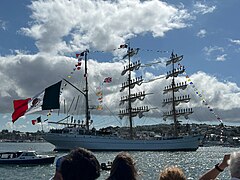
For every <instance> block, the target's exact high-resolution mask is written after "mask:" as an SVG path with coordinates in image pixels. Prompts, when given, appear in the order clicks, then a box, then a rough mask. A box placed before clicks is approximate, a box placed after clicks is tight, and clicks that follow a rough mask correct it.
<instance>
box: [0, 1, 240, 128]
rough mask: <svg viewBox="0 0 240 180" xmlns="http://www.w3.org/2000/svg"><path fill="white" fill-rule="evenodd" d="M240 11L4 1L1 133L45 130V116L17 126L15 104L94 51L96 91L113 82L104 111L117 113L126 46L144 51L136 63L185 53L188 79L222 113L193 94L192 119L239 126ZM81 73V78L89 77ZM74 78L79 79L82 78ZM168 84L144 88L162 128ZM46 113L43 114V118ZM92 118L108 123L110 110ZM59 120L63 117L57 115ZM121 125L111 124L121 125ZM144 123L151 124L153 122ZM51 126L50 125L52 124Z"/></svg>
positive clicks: (215, 6) (216, 6) (224, 4)
mask: <svg viewBox="0 0 240 180" xmlns="http://www.w3.org/2000/svg"><path fill="white" fill-rule="evenodd" d="M13 4H14V5H13ZM239 5H240V2H239V1H238V0H230V1H214V0H213V1H193V0H184V1H175V0H171V1H157V0H149V1H139V0H131V1H127V0H122V1H98V2H95V1H89V0H58V1H52V0H46V1H30V0H21V1H18V0H2V1H1V6H0V40H1V44H0V76H1V79H2V80H1V82H0V87H1V88H0V117H1V122H2V123H1V127H0V128H1V129H10V130H12V129H17V130H22V131H26V130H33V131H34V130H36V129H38V128H40V126H32V125H31V119H33V118H36V117H37V116H38V115H28V116H25V117H23V118H20V119H19V120H18V121H17V122H16V123H15V124H12V123H11V113H12V112H13V105H12V101H13V100H14V99H21V98H27V97H32V96H34V95H36V94H37V93H38V92H40V91H42V90H43V89H44V88H45V87H47V86H49V85H51V84H53V83H55V82H57V81H58V80H59V78H60V76H61V77H67V75H68V74H69V73H70V72H71V71H72V67H73V66H74V63H76V59H75V53H77V52H81V51H82V50H84V49H86V48H88V49H89V50H90V54H89V58H90V61H89V79H90V80H91V82H92V88H93V89H94V88H96V87H97V86H98V85H99V80H100V81H101V79H104V78H105V77H107V76H111V77H113V82H112V83H111V84H107V85H105V86H104V87H103V91H104V93H105V96H104V105H106V106H107V107H111V108H113V109H111V111H112V112H115V113H117V112H118V111H117V109H118V99H119V97H120V96H121V95H120V94H119V90H118V89H119V87H120V85H121V82H122V81H124V78H123V77H119V74H120V73H121V70H122V66H123V65H124V61H123V60H121V58H120V57H121V56H122V55H123V54H124V52H123V51H111V50H112V49H115V48H117V47H118V46H119V45H120V44H123V43H126V42H130V44H131V46H132V47H139V48H140V51H139V54H138V55H137V57H135V58H136V59H140V60H141V62H142V63H143V64H144V63H145V64H147V63H150V62H154V61H158V60H161V61H165V60H166V59H167V58H169V56H170V54H171V52H172V51H174V52H175V53H177V54H183V55H184V59H183V61H182V64H183V65H185V67H186V73H187V75H189V76H190V79H191V80H192V81H193V82H194V84H195V85H196V86H197V88H198V91H200V92H202V94H203V95H204V97H205V99H206V100H207V102H208V104H209V105H210V106H211V108H212V109H214V114H212V113H211V112H210V113H209V109H208V108H207V107H206V106H205V105H203V104H202V103H201V100H200V98H199V97H197V96H196V95H194V92H191V88H189V91H190V92H189V93H190V94H192V96H193V97H192V100H193V101H192V102H191V104H190V105H191V107H193V108H194V109H195V112H196V114H197V115H196V116H192V117H191V118H190V119H192V120H194V121H200V122H211V123H218V120H216V115H217V116H219V117H221V119H222V120H223V122H225V123H229V122H234V123H237V122H238V121H239V117H240V114H239V112H240V111H239V108H240V105H239V102H240V87H239V86H240V79H239V71H238V69H239V65H240V62H239V59H238V57H239V54H240V38H239V30H240V27H239V26H240V25H239V23H237V17H239V15H240V14H239V13H240V12H239V11H238V7H239ZM128 39H129V40H128ZM96 51H100V52H96ZM102 51H104V52H106V53H102ZM157 51H164V52H162V53H159V52H157ZM91 71H92V74H91ZM166 71H167V69H166V67H165V66H164V63H162V64H159V65H158V66H156V67H150V68H144V69H143V70H141V71H140V73H138V74H141V75H143V77H144V78H145V79H148V80H149V79H152V78H157V77H160V76H162V75H164V74H165V73H166ZM78 73H79V74H80V75H79V76H81V73H82V72H78ZM138 74H136V75H138ZM74 75H76V77H77V74H76V73H75V74H74ZM182 80H184V77H182ZM71 81H72V82H75V81H77V79H76V78H72V79H71ZM164 85H165V82H164V81H163V80H162V79H161V80H159V81H154V82H152V83H149V84H146V85H144V87H143V88H144V89H146V91H150V92H156V94H155V95H154V96H151V97H149V98H148V99H147V103H148V104H149V106H151V107H158V109H159V111H156V112H151V113H149V114H150V117H152V118H155V119H154V122H155V121H158V118H159V117H160V116H161V113H162V112H163V111H164V109H162V108H161V102H162V99H163V96H162V93H160V91H161V90H162V88H164ZM72 93H73V90H71V89H66V92H65V93H63V95H62V96H63V97H64V98H66V99H71V98H70V97H71V95H72ZM194 96H195V97H194ZM91 97H92V100H91V102H96V97H94V93H93V94H92V96H91ZM156 97H159V99H157V98H156ZM109 99H111V100H109ZM45 114H46V113H45ZM45 114H44V113H43V114H42V116H43V118H45V117H44V116H45ZM92 114H93V115H94V114H95V115H98V116H97V119H105V118H102V116H100V115H104V116H107V115H109V113H107V112H92ZM206 114H209V115H206ZM111 118H112V117H111ZM112 119H113V120H115V119H116V118H112ZM160 119H161V118H160ZM52 120H56V119H55V118H54V117H52ZM113 120H112V121H111V122H110V123H111V124H115V123H114V122H113ZM143 121H147V117H146V118H145V120H143ZM136 124H137V123H136ZM44 126H48V125H47V123H45V124H44Z"/></svg>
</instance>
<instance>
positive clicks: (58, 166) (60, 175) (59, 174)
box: [51, 156, 64, 180]
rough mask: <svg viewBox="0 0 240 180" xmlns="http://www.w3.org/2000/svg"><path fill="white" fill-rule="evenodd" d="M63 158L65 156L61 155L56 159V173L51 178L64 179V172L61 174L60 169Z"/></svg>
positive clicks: (52, 179)
mask: <svg viewBox="0 0 240 180" xmlns="http://www.w3.org/2000/svg"><path fill="white" fill-rule="evenodd" d="M63 158H64V156H61V157H59V158H58V159H57V161H56V170H55V174H54V176H53V177H52V178H51V180H63V178H62V174H61V171H60V168H61V163H62V161H63Z"/></svg>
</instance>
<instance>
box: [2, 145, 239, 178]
mask: <svg viewBox="0 0 240 180" xmlns="http://www.w3.org/2000/svg"><path fill="white" fill-rule="evenodd" d="M53 149H54V146H53V145H51V144H49V143H0V152H4V151H16V150H36V151H38V152H40V153H42V154H49V155H52V154H54V155H56V159H57V158H58V157H60V156H62V155H64V154H66V152H54V151H53ZM233 151H239V148H230V147H219V146H213V147H200V148H199V149H198V150H197V151H194V152H156V151H154V152H153V151H145V152H144V151H142V152H141V151H140V152H138V151H131V152H129V153H130V154H131V155H132V156H133V158H134V159H135V161H136V165H137V169H138V172H139V179H140V180H143V179H144V180H147V179H155V180H157V179H158V177H159V172H160V171H161V170H163V169H164V168H165V167H168V166H172V165H177V166H179V167H181V168H182V169H183V170H184V172H185V174H186V176H187V177H188V179H194V180H195V179H198V178H199V176H200V175H202V174H203V173H204V172H206V171H207V170H209V169H210V168H212V167H213V166H214V165H215V164H216V163H218V162H220V161H221V160H222V159H223V155H224V154H226V153H231V152H233ZM117 153H118V152H94V154H95V155H96V157H97V159H98V160H99V162H100V163H102V162H105V163H106V162H108V161H113V159H114V157H115V156H116V155H117ZM56 159H55V161H56ZM54 171H55V163H54V164H50V165H34V166H26V165H25V166H19V165H0V179H1V180H28V179H36V180H49V179H50V178H51V177H52V176H53V175H54ZM108 175H109V171H102V172H101V176H100V178H99V179H100V180H102V179H106V177H108ZM229 178H230V176H229V172H228V169H226V170H225V171H224V172H222V173H221V174H220V176H219V179H229Z"/></svg>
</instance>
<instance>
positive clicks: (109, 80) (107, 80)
mask: <svg viewBox="0 0 240 180" xmlns="http://www.w3.org/2000/svg"><path fill="white" fill-rule="evenodd" d="M103 82H104V83H110V82H112V78H111V77H106V78H105V79H104V81H103Z"/></svg>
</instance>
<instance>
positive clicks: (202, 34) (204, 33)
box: [197, 29, 207, 38]
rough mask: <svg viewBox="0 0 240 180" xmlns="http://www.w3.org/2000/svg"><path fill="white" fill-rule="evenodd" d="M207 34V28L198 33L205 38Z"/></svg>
mask: <svg viewBox="0 0 240 180" xmlns="http://www.w3.org/2000/svg"><path fill="white" fill-rule="evenodd" d="M206 34H207V31H206V30H205V29H201V30H200V31H199V32H198V33H197V36H198V37H200V38H204V37H205V36H206Z"/></svg>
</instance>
